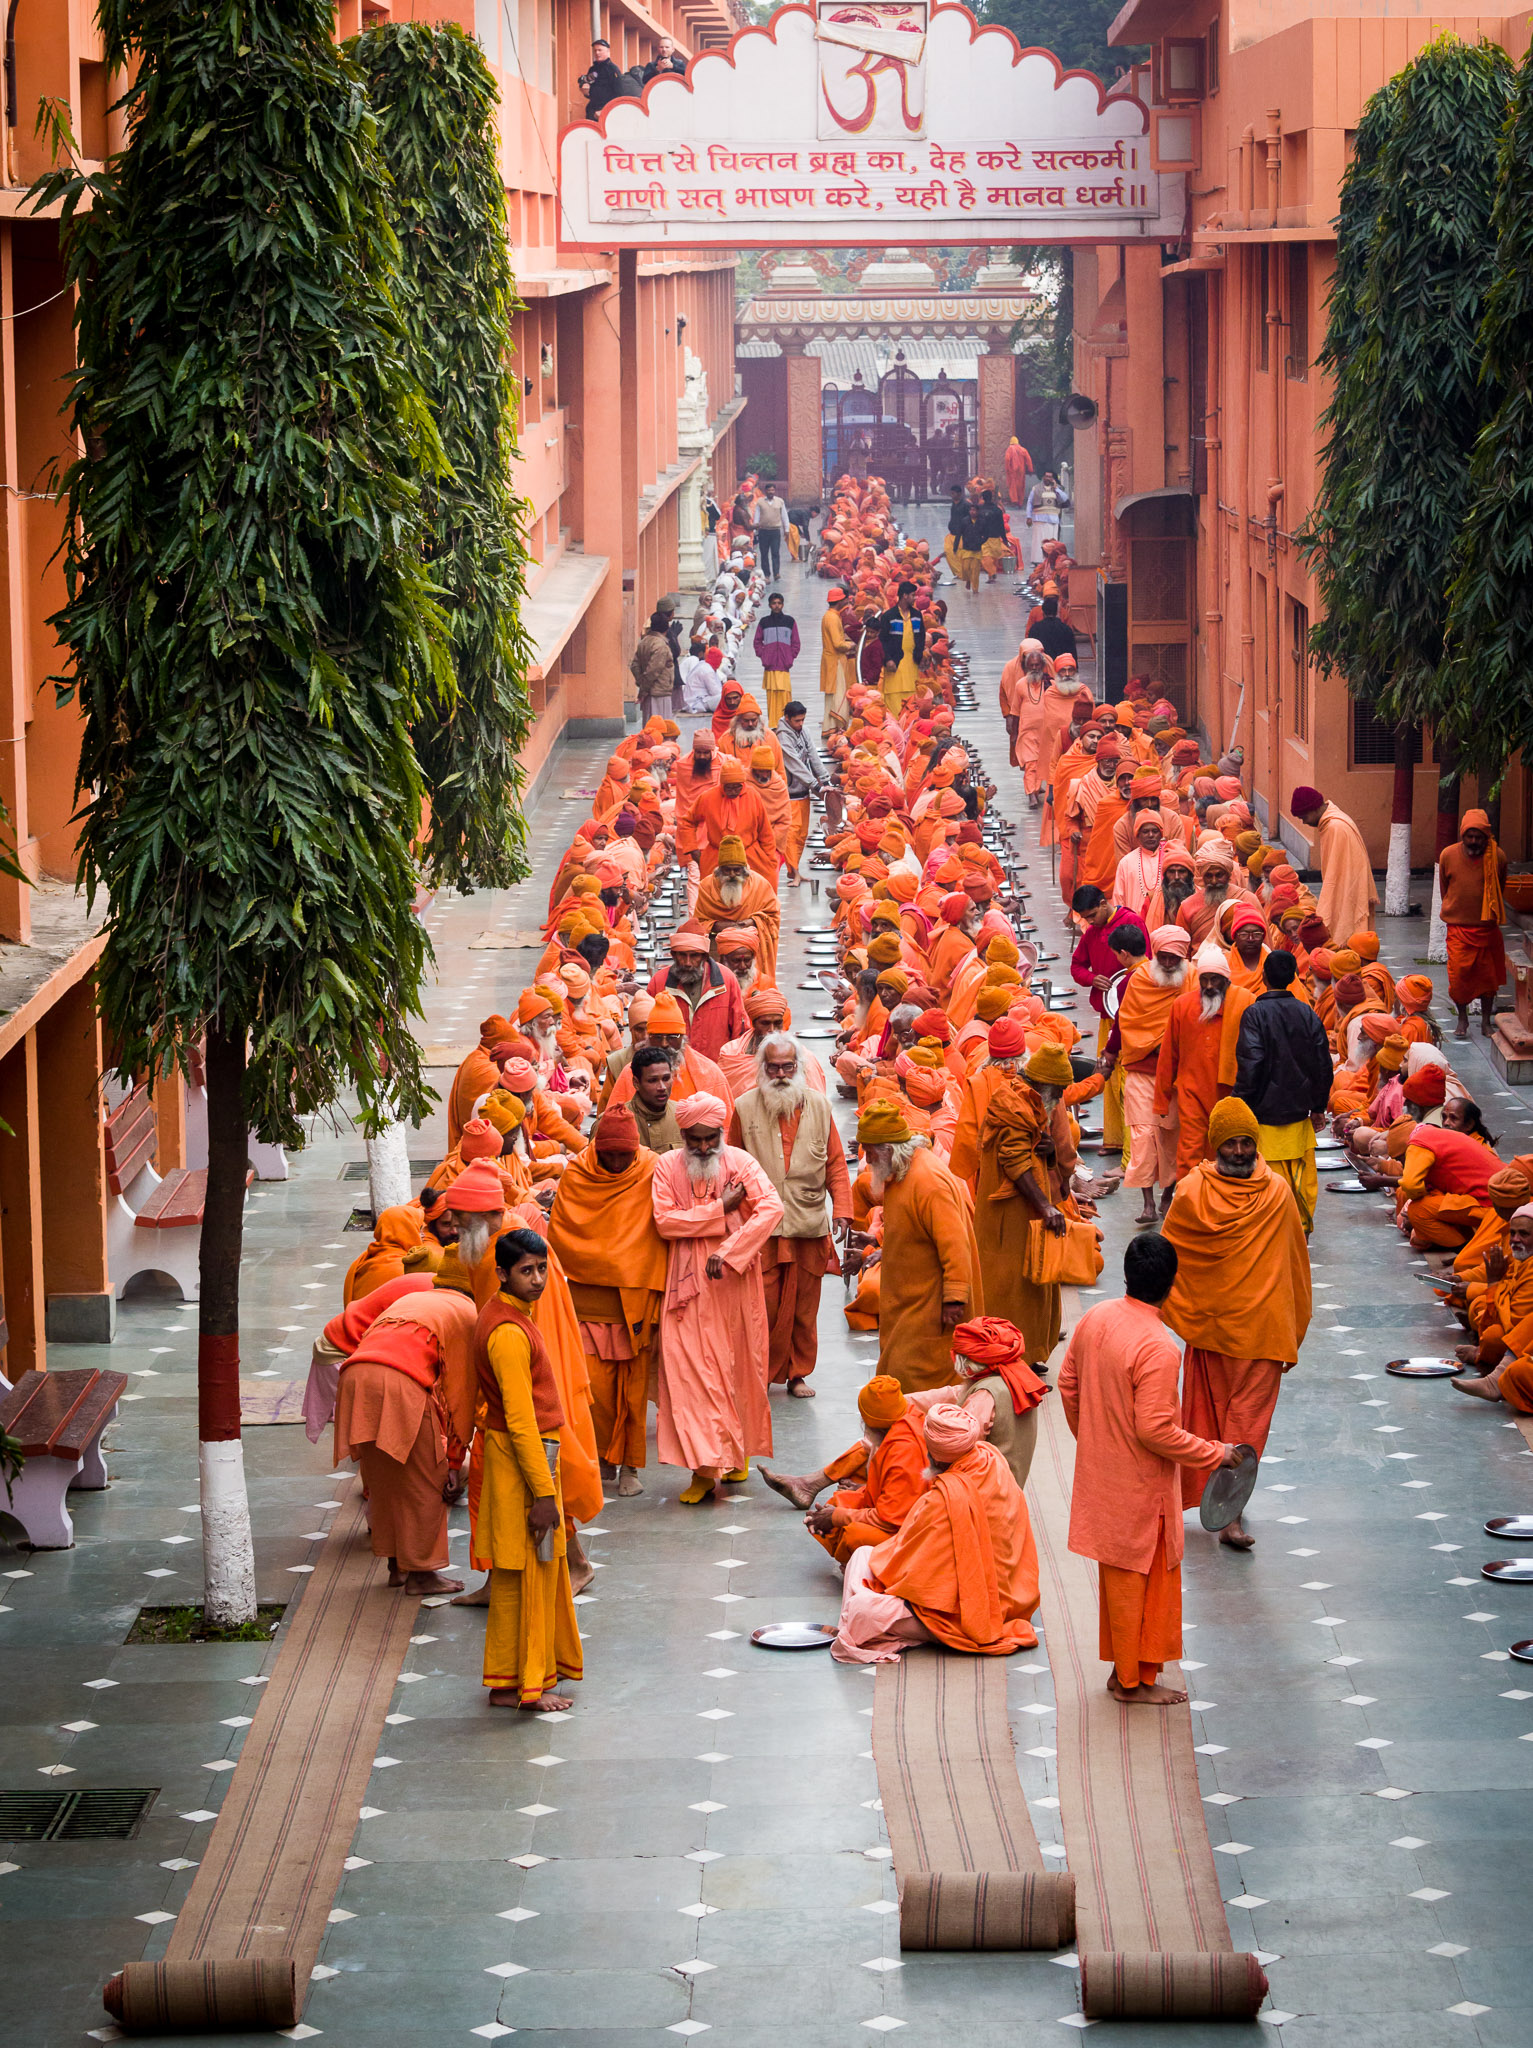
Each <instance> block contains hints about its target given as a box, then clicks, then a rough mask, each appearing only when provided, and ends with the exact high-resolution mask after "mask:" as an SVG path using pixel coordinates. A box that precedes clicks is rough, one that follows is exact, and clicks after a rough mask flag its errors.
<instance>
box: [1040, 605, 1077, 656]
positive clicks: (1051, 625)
mask: <svg viewBox="0 0 1533 2048" xmlns="http://www.w3.org/2000/svg"><path fill="white" fill-rule="evenodd" d="M1040 609H1041V610H1042V612H1043V617H1042V618H1041V619H1039V620H1038V621H1037V622H1036V624H1034V625H1032V626H1029V628H1028V635H1029V637H1030V638H1031V639H1033V640H1036V641H1037V642H1038V645H1039V646H1040V647H1041V648H1042V649H1043V651H1044V653H1045V654H1046V655H1047V656H1048V657H1049V660H1050V661H1057V660H1058V659H1059V657H1060V655H1062V654H1070V655H1076V656H1078V655H1079V652H1080V650H1079V648H1078V647H1077V646H1076V644H1075V628H1074V627H1073V626H1071V625H1070V624H1069V623H1068V621H1066V620H1064V619H1062V618H1061V617H1060V616H1059V599H1058V598H1057V597H1046V598H1045V599H1044V600H1043V604H1042V606H1041V607H1040Z"/></svg>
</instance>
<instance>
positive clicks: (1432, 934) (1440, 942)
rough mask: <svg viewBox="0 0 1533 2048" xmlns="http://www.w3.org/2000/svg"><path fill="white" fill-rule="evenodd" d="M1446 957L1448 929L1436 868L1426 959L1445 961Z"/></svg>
mask: <svg viewBox="0 0 1533 2048" xmlns="http://www.w3.org/2000/svg"><path fill="white" fill-rule="evenodd" d="M1447 957H1448V927H1447V926H1446V925H1445V924H1444V923H1443V892H1442V878H1441V877H1440V875H1439V874H1438V872H1437V869H1436V867H1435V866H1434V868H1433V869H1432V927H1431V930H1430V931H1429V932H1428V933H1427V958H1428V959H1429V960H1446V959H1447Z"/></svg>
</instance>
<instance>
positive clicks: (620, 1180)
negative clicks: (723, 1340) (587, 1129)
mask: <svg viewBox="0 0 1533 2048" xmlns="http://www.w3.org/2000/svg"><path fill="white" fill-rule="evenodd" d="M658 1157H659V1154H658V1153H655V1152H649V1151H646V1150H644V1149H643V1148H640V1149H639V1150H638V1151H637V1152H636V1153H635V1155H634V1156H633V1158H632V1159H630V1161H629V1163H628V1165H627V1166H626V1167H625V1168H624V1169H623V1171H622V1172H621V1173H608V1172H607V1171H606V1170H605V1168H603V1167H602V1165H601V1164H600V1162H599V1161H598V1159H597V1157H596V1146H595V1144H594V1143H592V1144H590V1145H587V1147H586V1149H585V1150H584V1151H583V1152H581V1153H579V1154H577V1156H576V1157H575V1158H574V1159H572V1160H571V1161H570V1163H569V1165H568V1167H567V1168H566V1169H565V1172H564V1177H563V1179H562V1180H561V1181H560V1183H559V1190H558V1193H557V1194H556V1195H555V1196H554V1205H553V1208H552V1209H551V1210H550V1211H549V1216H548V1242H549V1246H550V1249H551V1250H553V1251H554V1252H555V1253H556V1254H557V1256H558V1258H559V1259H560V1260H561V1262H562V1263H563V1266H564V1269H565V1273H566V1275H567V1277H568V1280H569V1288H570V1296H571V1301H572V1304H573V1307H574V1312H575V1317H576V1320H577V1321H578V1323H579V1325H580V1339H581V1349H582V1355H583V1357H584V1360H585V1370H586V1374H587V1377H588V1379H589V1382H590V1387H591V1421H592V1425H593V1429H594V1435H595V1444H596V1450H597V1453H598V1455H599V1456H600V1457H602V1458H604V1459H606V1461H607V1463H608V1464H609V1465H628V1466H631V1467H633V1468H635V1469H637V1468H638V1467H640V1466H642V1465H643V1463H644V1459H645V1447H644V1425H645V1416H646V1412H647V1407H648V1390H649V1385H650V1380H651V1376H652V1374H653V1373H654V1370H655V1337H656V1333H657V1329H658V1325H659V1320H660V1302H661V1297H662V1296H663V1294H664V1292H665V1239H664V1238H663V1237H662V1236H661V1235H660V1233H659V1231H658V1230H657V1229H656V1228H655V1211H654V1195H653V1189H652V1187H651V1185H650V1183H651V1181H652V1179H653V1176H654V1171H655V1163H656V1160H657V1159H658Z"/></svg>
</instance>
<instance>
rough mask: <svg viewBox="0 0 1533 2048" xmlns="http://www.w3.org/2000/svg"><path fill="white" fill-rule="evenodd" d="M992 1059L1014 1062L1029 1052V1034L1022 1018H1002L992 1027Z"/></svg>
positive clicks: (990, 1038)
mask: <svg viewBox="0 0 1533 2048" xmlns="http://www.w3.org/2000/svg"><path fill="white" fill-rule="evenodd" d="M989 1045H990V1057H991V1058H992V1059H996V1060H1014V1059H1017V1058H1018V1057H1019V1056H1020V1055H1021V1054H1022V1053H1024V1052H1025V1051H1026V1050H1027V1033H1026V1031H1025V1030H1024V1029H1023V1027H1022V1020H1021V1018H1020V1017H1012V1016H1004V1015H1003V1016H1000V1017H997V1018H996V1020H995V1022H994V1023H993V1024H992V1025H991V1026H990V1037H989Z"/></svg>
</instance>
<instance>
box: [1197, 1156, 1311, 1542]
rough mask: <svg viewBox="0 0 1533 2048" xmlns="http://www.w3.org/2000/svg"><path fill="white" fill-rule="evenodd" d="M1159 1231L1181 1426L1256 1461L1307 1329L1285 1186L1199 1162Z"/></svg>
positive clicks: (1258, 1174)
mask: <svg viewBox="0 0 1533 2048" xmlns="http://www.w3.org/2000/svg"><path fill="white" fill-rule="evenodd" d="M1162 1235H1163V1236H1164V1237H1165V1239H1166V1241H1167V1242H1168V1243H1169V1244H1172V1245H1174V1246H1175V1248H1176V1255H1177V1261H1178V1264H1177V1274H1176V1283H1175V1285H1174V1286H1173V1287H1172V1290H1171V1292H1170V1294H1169V1295H1168V1296H1167V1297H1166V1300H1165V1302H1164V1303H1163V1305H1162V1309H1161V1313H1162V1315H1163V1316H1164V1317H1165V1320H1166V1322H1167V1323H1168V1324H1169V1325H1170V1327H1171V1328H1172V1329H1173V1330H1175V1331H1176V1333H1177V1335H1178V1336H1179V1337H1182V1338H1184V1339H1185V1340H1186V1344H1187V1358H1186V1363H1185V1366H1184V1368H1183V1374H1182V1427H1183V1428H1184V1429H1185V1430H1187V1431H1189V1432H1190V1433H1191V1434H1192V1435H1194V1436H1201V1437H1213V1438H1217V1439H1218V1441H1219V1442H1220V1443H1227V1444H1249V1445H1250V1446H1251V1448H1252V1449H1253V1450H1254V1451H1255V1452H1256V1453H1257V1455H1258V1456H1260V1454H1261V1453H1262V1451H1264V1450H1265V1449H1266V1446H1267V1433H1268V1431H1269V1430H1270V1429H1271V1427H1272V1417H1273V1413H1274V1411H1275V1409H1276V1407H1277V1399H1278V1392H1279V1389H1280V1388H1281V1386H1282V1383H1283V1368H1284V1366H1285V1365H1291V1364H1293V1363H1294V1361H1295V1360H1296V1359H1297V1358H1298V1356H1299V1346H1300V1345H1301V1344H1302V1343H1303V1342H1304V1333H1305V1331H1306V1330H1307V1329H1308V1328H1309V1318H1310V1302H1311V1296H1310V1268H1309V1253H1308V1250H1307V1247H1306V1242H1305V1236H1304V1224H1303V1221H1302V1219H1301V1217H1300V1215H1299V1209H1298V1204H1297V1203H1296V1202H1295V1200H1294V1198H1293V1190H1292V1189H1291V1188H1290V1186H1289V1184H1288V1182H1287V1180H1286V1179H1285V1178H1284V1177H1283V1176H1282V1175H1281V1174H1277V1173H1274V1172H1273V1170H1272V1168H1271V1167H1270V1166H1269V1165H1268V1164H1267V1162H1266V1160H1265V1159H1260V1158H1259V1159H1258V1160H1257V1161H1256V1165H1255V1168H1254V1169H1253V1171H1252V1175H1251V1178H1250V1179H1249V1180H1235V1179H1231V1178H1229V1177H1227V1176H1226V1175H1224V1174H1222V1173H1220V1171H1219V1166H1218V1161H1217V1160H1215V1159H1206V1160H1204V1161H1203V1162H1202V1163H1201V1164H1200V1165H1198V1166H1196V1167H1195V1168H1194V1169H1193V1171H1192V1172H1191V1173H1190V1174H1188V1175H1187V1177H1186V1178H1185V1179H1184V1180H1181V1181H1179V1182H1178V1183H1177V1190H1176V1199H1175V1200H1174V1201H1173V1202H1172V1204H1171V1209H1170V1212H1169V1214H1168V1215H1167V1217H1166V1220H1165V1223H1164V1225H1163V1226H1162ZM1206 1478H1207V1474H1206V1473H1205V1472H1202V1471H1199V1470H1197V1469H1195V1468H1188V1467H1185V1466H1184V1467H1183V1470H1182V1497H1183V1506H1185V1507H1195V1506H1196V1505H1197V1503H1198V1502H1199V1501H1200V1500H1201V1499H1202V1498H1203V1485H1204V1481H1205V1479H1206Z"/></svg>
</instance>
